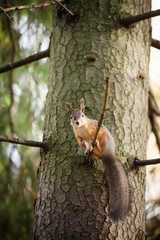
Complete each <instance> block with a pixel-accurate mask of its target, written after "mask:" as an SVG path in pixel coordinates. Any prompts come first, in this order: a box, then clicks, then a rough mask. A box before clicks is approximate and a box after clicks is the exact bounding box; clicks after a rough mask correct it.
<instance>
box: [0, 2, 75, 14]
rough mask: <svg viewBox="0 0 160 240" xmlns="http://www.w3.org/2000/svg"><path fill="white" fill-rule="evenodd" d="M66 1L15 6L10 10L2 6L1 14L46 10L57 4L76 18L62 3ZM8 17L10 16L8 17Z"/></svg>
mask: <svg viewBox="0 0 160 240" xmlns="http://www.w3.org/2000/svg"><path fill="white" fill-rule="evenodd" d="M63 1H64V0H53V2H49V3H39V4H32V5H22V6H15V7H10V8H2V7H1V6H0V9H1V10H0V13H5V14H7V12H11V11H18V10H24V9H38V8H44V7H49V6H52V5H53V4H55V3H57V4H59V5H60V6H61V7H63V8H64V9H65V10H66V11H67V12H68V13H69V14H71V15H72V16H74V13H72V12H71V11H70V10H69V9H68V8H67V7H66V6H64V5H63V4H62V3H61V2H63ZM7 16H8V15H7Z"/></svg>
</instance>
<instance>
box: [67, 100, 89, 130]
mask: <svg viewBox="0 0 160 240" xmlns="http://www.w3.org/2000/svg"><path fill="white" fill-rule="evenodd" d="M66 105H67V108H68V112H69V114H70V120H71V125H72V126H74V127H81V126H83V125H85V123H86V116H85V115H84V109H85V106H84V99H83V98H82V99H81V100H80V105H79V109H73V108H72V106H71V105H70V104H69V103H67V102H66Z"/></svg>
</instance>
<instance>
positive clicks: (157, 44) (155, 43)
mask: <svg viewBox="0 0 160 240" xmlns="http://www.w3.org/2000/svg"><path fill="white" fill-rule="evenodd" d="M151 46H152V47H154V48H157V49H159V50H160V41H158V40H156V39H152V41H151Z"/></svg>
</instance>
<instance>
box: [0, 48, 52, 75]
mask: <svg viewBox="0 0 160 240" xmlns="http://www.w3.org/2000/svg"><path fill="white" fill-rule="evenodd" d="M46 57H49V49H47V50H45V51H42V52H39V53H35V54H33V55H31V56H29V57H26V58H24V59H21V60H19V61H16V62H11V63H8V64H7V65H5V66H3V67H0V73H4V72H7V71H9V70H12V69H14V68H18V67H21V66H23V65H26V64H28V63H31V62H35V61H38V60H40V59H42V58H46Z"/></svg>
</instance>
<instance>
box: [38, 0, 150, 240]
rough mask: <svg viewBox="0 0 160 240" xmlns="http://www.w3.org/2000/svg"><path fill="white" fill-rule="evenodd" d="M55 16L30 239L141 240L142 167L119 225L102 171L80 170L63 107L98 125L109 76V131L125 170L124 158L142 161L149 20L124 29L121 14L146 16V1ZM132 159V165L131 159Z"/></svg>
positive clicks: (81, 6)
mask: <svg viewBox="0 0 160 240" xmlns="http://www.w3.org/2000/svg"><path fill="white" fill-rule="evenodd" d="M68 7H69V8H70V9H71V10H72V11H73V12H74V13H76V15H77V17H74V18H71V16H69V15H68V14H66V13H64V12H63V10H61V9H60V8H59V7H56V8H55V9H54V12H53V31H52V37H51V45H50V49H51V52H50V58H51V61H50V77H49V87H48V95H47V102H46V118H45V123H44V124H45V129H44V139H45V140H49V139H50V149H49V151H48V152H43V153H42V158H41V163H40V166H39V169H38V190H37V199H36V203H35V217H34V226H33V239H39V240H40V239H47V240H48V239H56V240H58V239H61V240H63V239H65V240H66V239H69V240H71V239H72V240H73V239H76V240H83V239H88V240H89V239H93V240H96V239H103V240H104V239H119V240H120V239H132V240H133V239H136V240H137V239H141V240H142V239H145V210H144V207H145V206H144V201H145V200H144V195H145V168H144V167H143V168H139V169H131V168H128V170H127V171H128V177H129V180H130V186H131V189H132V210H131V212H130V214H129V215H128V216H127V217H126V219H125V220H124V221H118V223H114V222H112V221H111V220H110V219H109V218H108V215H107V204H106V198H107V196H106V189H105V186H104V181H103V171H104V169H103V165H102V163H101V162H100V161H99V162H97V165H96V166H95V167H91V166H89V167H88V166H87V165H85V164H84V156H83V153H82V152H81V151H80V150H79V149H78V144H77V142H76V139H75V137H74V134H73V131H72V128H71V126H70V124H69V116H68V113H67V110H66V106H65V102H66V101H67V102H70V103H71V104H72V106H73V107H77V106H78V102H79V100H80V98H82V97H84V98H85V101H86V106H87V107H86V115H87V116H88V117H91V118H94V119H97V118H98V117H99V114H100V109H101V106H102V103H103V96H104V88H105V79H106V76H109V77H110V81H111V84H110V93H109V108H110V109H109V110H108V111H107V117H106V122H105V123H106V126H107V127H108V128H109V130H110V131H111V133H112V135H113V136H114V139H115V142H116V150H117V155H118V157H119V158H120V159H121V160H122V162H123V163H126V164H125V165H126V168H127V167H128V166H129V165H130V163H129V162H128V161H127V159H128V157H130V156H131V155H135V156H137V157H138V158H140V159H143V158H145V152H146V142H147V134H148V131H147V117H148V106H147V103H148V65H149V51H150V50H149V46H150V21H149V20H145V21H144V22H140V23H136V24H135V25H134V26H132V28H128V29H126V28H124V27H123V26H121V25H120V24H119V23H118V21H117V19H118V18H119V14H120V15H121V17H122V16H123V15H124V17H125V16H126V15H127V14H131V15H134V14H139V13H142V12H144V11H149V10H150V1H136V0H127V1H119V0H111V1H110V2H109V1H104V0H102V1H98V0H95V1H84V0H80V1H76V0H72V1H71V2H70V5H69V6H68ZM129 159H132V157H130V158H129Z"/></svg>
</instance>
